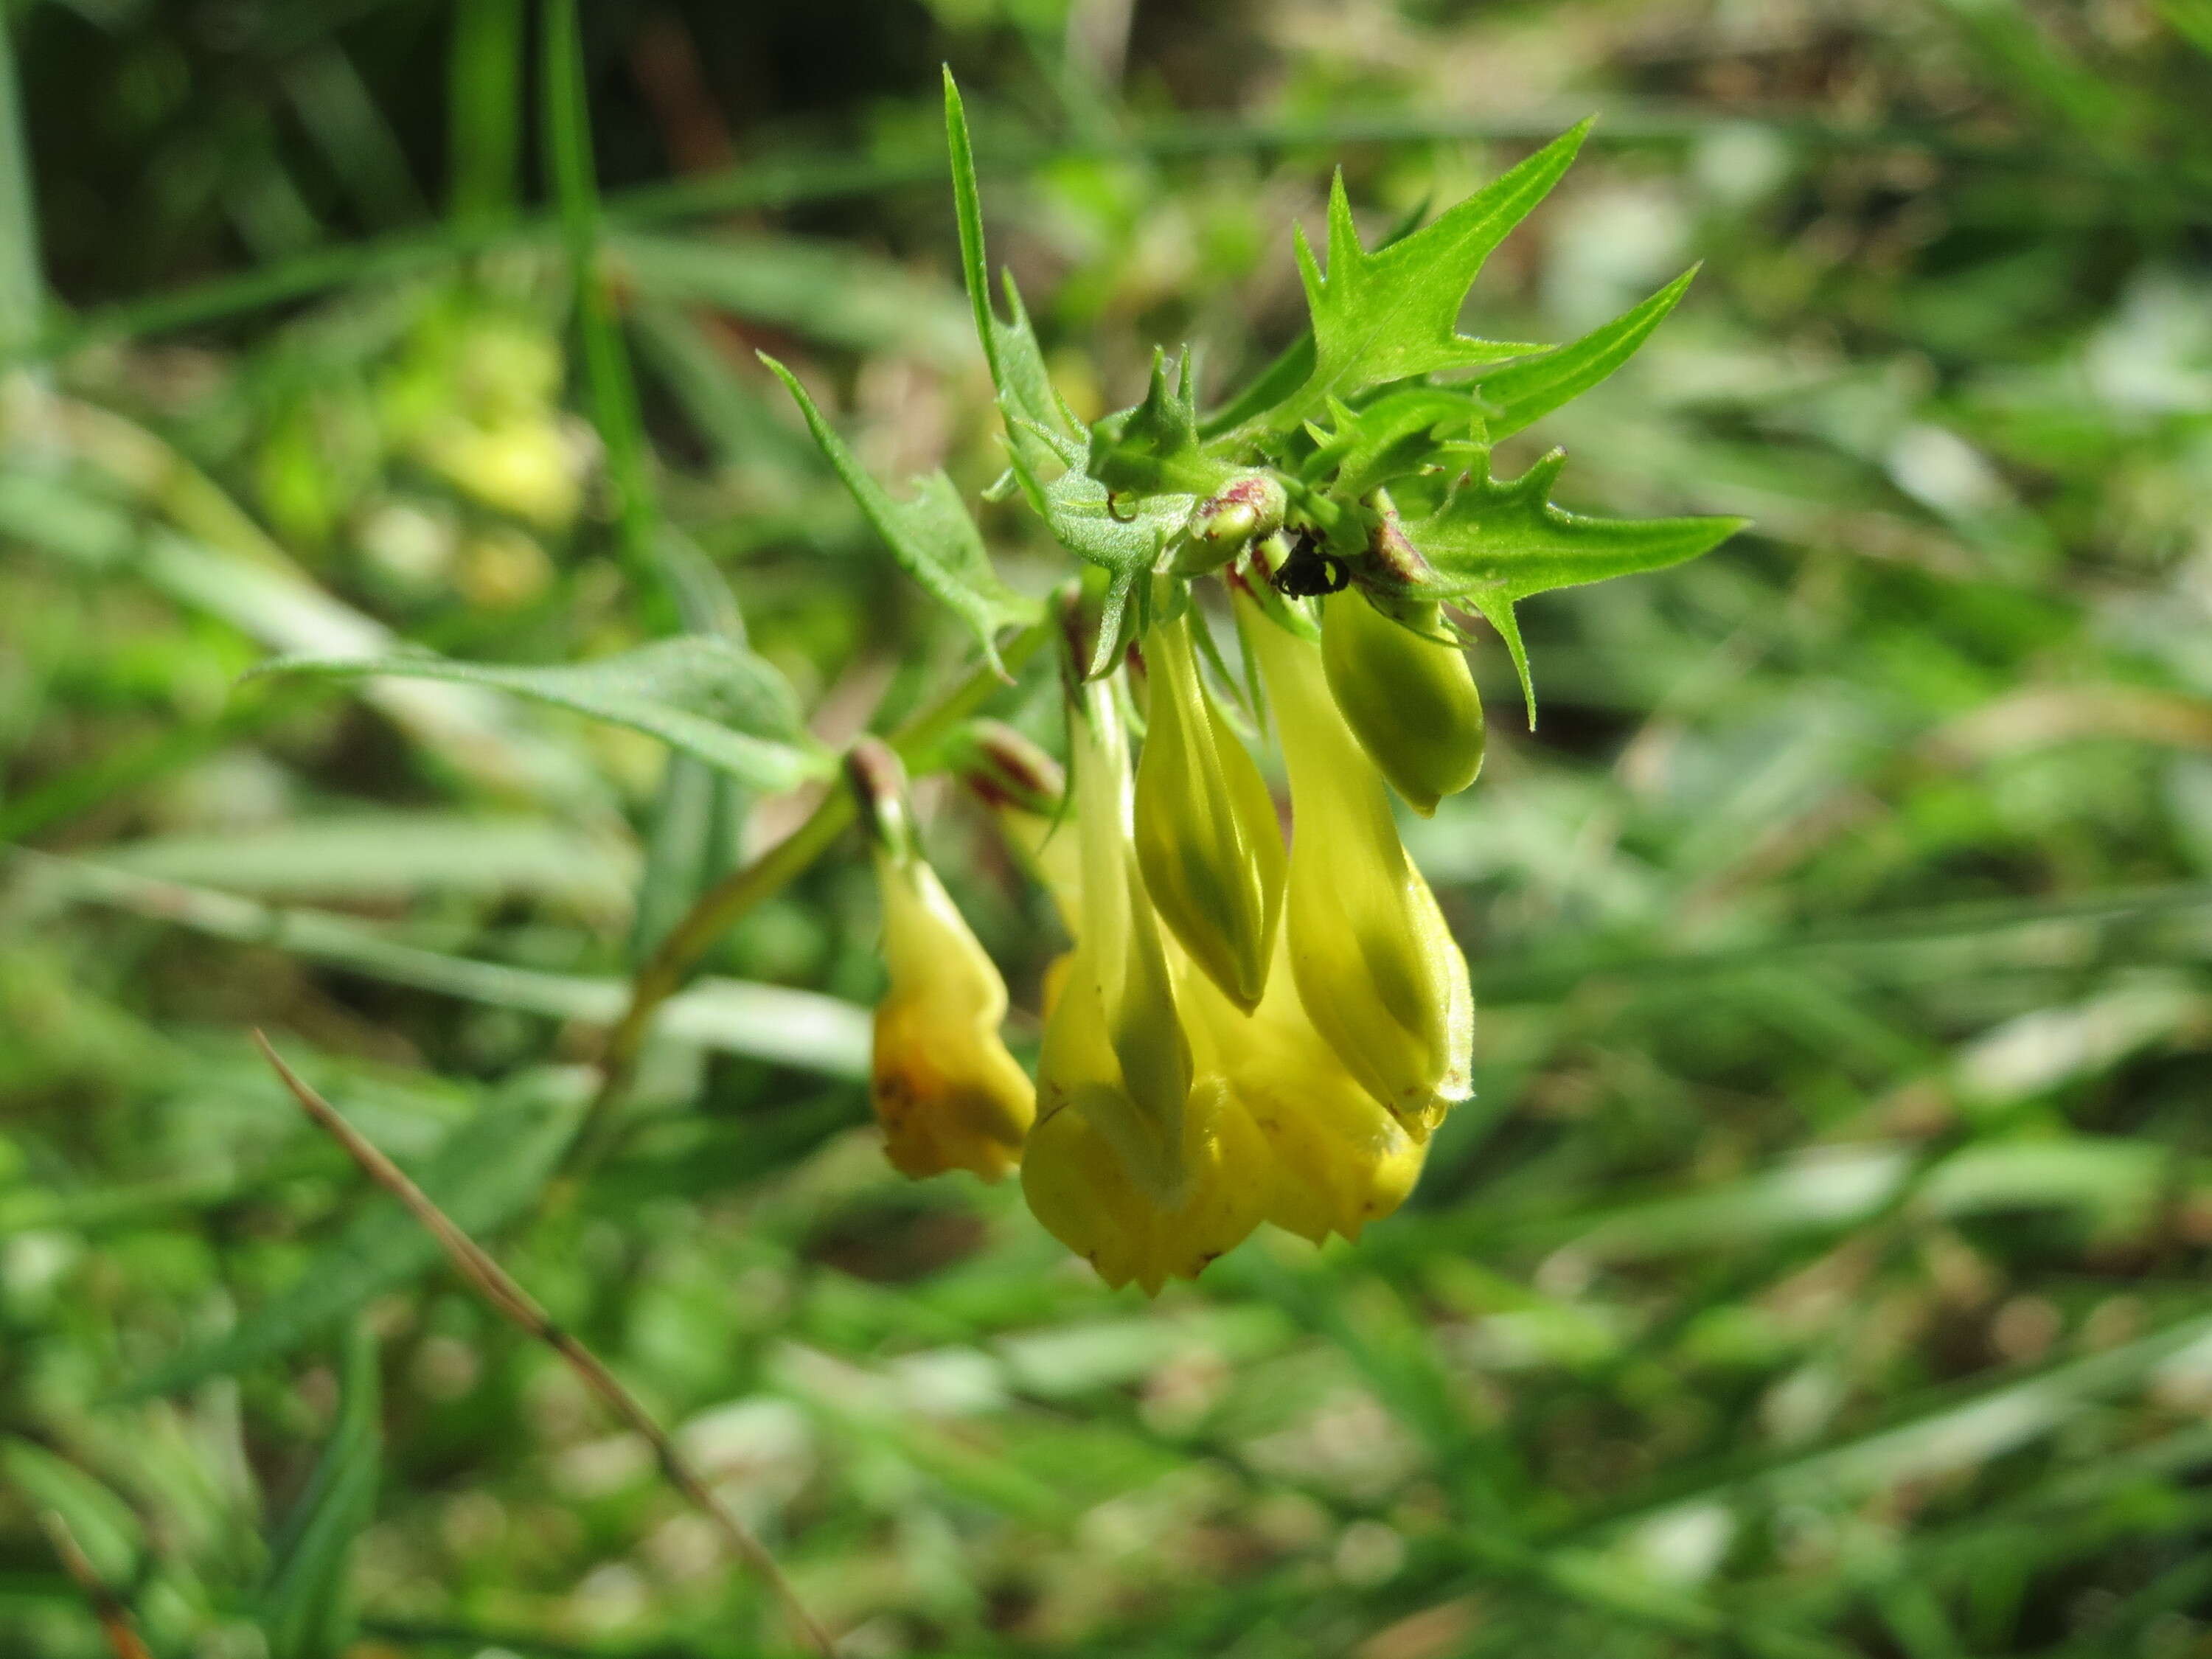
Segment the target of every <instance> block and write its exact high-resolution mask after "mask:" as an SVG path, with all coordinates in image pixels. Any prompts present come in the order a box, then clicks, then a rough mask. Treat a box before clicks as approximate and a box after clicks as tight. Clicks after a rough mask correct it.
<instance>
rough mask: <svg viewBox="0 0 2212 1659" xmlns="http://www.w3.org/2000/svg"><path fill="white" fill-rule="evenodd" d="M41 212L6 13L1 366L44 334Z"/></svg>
mask: <svg viewBox="0 0 2212 1659" xmlns="http://www.w3.org/2000/svg"><path fill="white" fill-rule="evenodd" d="M44 289H45V284H44V283H42V282H41V281H40V276H39V210H38V203H37V199H36V198H35V197H33V194H32V192H31V158H30V154H29V151H28V149H27V148H26V146H25V144H24V141H23V106H22V96H21V91H20V89H19V88H18V87H17V85H16V77H15V43H14V40H13V35H12V31H11V28H10V25H9V21H8V15H7V13H6V12H5V11H0V364H6V363H8V362H10V361H12V355H13V354H14V353H15V352H18V351H21V350H25V349H28V348H29V346H30V344H31V343H32V342H33V341H34V340H35V339H37V338H38V336H39V313H40V296H41V295H42V294H43V292H44Z"/></svg>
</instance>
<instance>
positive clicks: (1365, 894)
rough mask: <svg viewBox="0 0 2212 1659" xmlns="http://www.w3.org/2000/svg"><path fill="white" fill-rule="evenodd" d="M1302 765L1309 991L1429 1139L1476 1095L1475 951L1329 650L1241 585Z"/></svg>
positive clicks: (1293, 913)
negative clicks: (1405, 819)
mask: <svg viewBox="0 0 2212 1659" xmlns="http://www.w3.org/2000/svg"><path fill="white" fill-rule="evenodd" d="M1237 604H1238V605H1239V606H1240V607H1241V610H1240V617H1241V619H1242V621H1243V623H1244V629H1243V633H1244V639H1245V642H1246V648H1247V649H1248V650H1250V651H1252V652H1254V653H1255V654H1256V656H1257V658H1258V659H1259V664H1260V673H1261V678H1262V680H1263V681H1264V683H1265V684H1266V686H1267V696H1268V699H1269V701H1270V702H1272V704H1273V708H1274V714H1275V723H1276V726H1277V727H1278V728H1279V731H1280V732H1281V734H1282V741H1283V755H1284V758H1285V762H1286V763H1287V764H1288V767H1289V769H1290V775H1291V862H1290V879H1289V883H1288V887H1287V890H1286V893H1285V920H1284V927H1285V930H1286V931H1287V933H1288V936H1289V943H1290V960H1291V972H1292V975H1293V976H1294V977H1295V979H1296V981H1297V989H1298V996H1299V1000H1301V1001H1302V1002H1303V1003H1304V1006H1305V1012H1307V1014H1308V1015H1309V1016H1310V1017H1311V1018H1312V1020H1313V1023H1314V1025H1315V1026H1316V1029H1317V1030H1319V1031H1320V1032H1321V1034H1322V1036H1323V1037H1325V1038H1326V1039H1328V1046H1329V1047H1330V1048H1333V1049H1334V1050H1335V1051H1336V1054H1337V1056H1338V1057H1339V1058H1340V1060H1343V1062H1344V1064H1345V1066H1346V1068H1347V1069H1348V1070H1349V1071H1350V1072H1351V1073H1352V1075H1353V1076H1355V1077H1357V1078H1358V1079H1359V1081H1360V1083H1361V1084H1362V1085H1364V1087H1365V1088H1366V1090H1367V1091H1368V1093H1370V1095H1372V1096H1373V1097H1375V1099H1376V1101H1377V1102H1379V1103H1381V1104H1382V1105H1383V1106H1384V1107H1385V1108H1386V1109H1389V1112H1390V1113H1391V1114H1392V1115H1394V1116H1395V1117H1396V1118H1397V1120H1398V1121H1399V1122H1400V1123H1401V1124H1403V1125H1404V1126H1405V1127H1406V1129H1407V1132H1408V1133H1411V1134H1412V1135H1413V1137H1414V1138H1415V1139H1427V1137H1428V1133H1429V1131H1430V1130H1431V1129H1432V1128H1433V1127H1435V1125H1436V1123H1437V1121H1438V1120H1439V1119H1440V1118H1441V1117H1442V1116H1443V1112H1444V1110H1445V1109H1446V1108H1447V1107H1449V1104H1450V1103H1452V1102H1454V1101H1458V1100H1464V1099H1466V1098H1467V1097H1468V1093H1469V1092H1470V1088H1471V1085H1470V1079H1469V1066H1470V1061H1471V1056H1472V1050H1473V1045H1474V999H1473V997H1472V996H1471V994H1470V993H1469V989H1468V976H1467V959H1466V958H1465V957H1463V956H1462V955H1461V954H1460V950H1459V947H1458V945H1456V944H1455V943H1454V942H1453V940H1452V937H1451V934H1450V933H1449V931H1448V930H1447V929H1446V928H1445V927H1444V921H1443V913H1442V912H1441V911H1439V910H1438V909H1437V902H1436V897H1435V895H1433V894H1432V893H1431V892H1430V890H1429V884H1428V883H1427V882H1425V881H1424V880H1423V879H1422V878H1421V874H1420V872H1419V871H1418V870H1416V869H1415V868H1414V867H1413V860H1410V859H1408V858H1407V856H1406V849H1405V848H1404V847H1403V846H1401V844H1400V842H1399V840H1398V829H1397V825H1396V824H1395V823H1393V822H1392V821H1391V817H1390V799H1389V791H1388V790H1387V789H1386V788H1385V787H1384V786H1383V777H1382V774H1381V773H1380V772H1378V771H1377V770H1376V767H1375V764H1374V763H1373V762H1372V761H1370V759H1369V758H1368V757H1367V754H1366V752H1365V750H1363V749H1361V748H1360V746H1359V743H1358V739H1357V738H1354V737H1353V735H1352V729H1351V728H1350V727H1349V726H1346V724H1345V721H1344V717H1343V715H1342V714H1340V713H1339V712H1338V710H1337V707H1336V702H1335V701H1334V698H1332V697H1331V696H1329V690H1328V679H1327V676H1326V672H1325V671H1324V670H1323V668H1322V661H1321V650H1320V647H1317V646H1316V645H1314V644H1312V643H1311V642H1310V641H1306V640H1303V639H1300V638H1299V637H1297V635H1294V634H1292V633H1291V632H1290V631H1289V630H1288V629H1284V628H1280V627H1278V626H1277V625H1276V624H1275V623H1272V622H1270V621H1268V620H1267V617H1265V615H1263V614H1262V613H1261V611H1260V610H1259V608H1258V606H1257V605H1256V604H1255V603H1254V602H1253V601H1252V600H1251V599H1249V596H1247V595H1244V594H1243V593H1241V592H1240V593H1239V595H1238V597H1237Z"/></svg>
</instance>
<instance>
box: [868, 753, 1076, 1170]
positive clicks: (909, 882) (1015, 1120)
mask: <svg viewBox="0 0 2212 1659" xmlns="http://www.w3.org/2000/svg"><path fill="white" fill-rule="evenodd" d="M870 747H871V748H872V749H875V750H880V745H871V746H870ZM859 754H860V751H857V750H856V758H857V757H858V756H859ZM888 754H889V751H888V750H880V753H879V754H878V755H872V756H871V757H869V759H868V760H867V761H863V762H861V763H860V765H859V766H856V769H855V775H856V779H857V778H859V777H860V772H861V769H862V768H863V767H866V766H868V765H870V764H871V763H872V764H873V765H874V766H875V767H877V768H881V767H882V766H883V764H884V761H886V760H887V759H888ZM890 764H891V765H892V766H893V767H895V765H896V763H890ZM889 810H890V811H893V812H900V813H902V809H900V808H898V807H896V805H894V806H891V807H890V809H889ZM875 811H877V812H878V813H880V812H882V811H884V807H883V804H882V803H880V802H878V803H877V804H876V807H875ZM874 827H875V828H877V829H878V834H877V836H876V841H875V847H874V860H875V869H876V887H877V890H878V892H879V893H880V894H881V895H882V898H883V908H884V963H885V965H886V967H887V968H888V969H889V970H890V989H889V990H887V991H886V992H885V993H884V997H883V1000H881V1001H880V1002H878V1004H877V1005H876V1016H875V1041H874V1048H873V1054H872V1059H871V1062H870V1066H869V1089H868V1095H869V1099H870V1102H871V1103H872V1104H873V1106H874V1108H875V1112H876V1117H877V1120H878V1122H880V1123H881V1124H882V1125H883V1130H884V1152H885V1154H886V1155H887V1156H888V1157H889V1158H890V1161H891V1164H892V1165H893V1166H894V1167H895V1168H896V1169H897V1170H899V1172H900V1173H901V1174H902V1175H908V1176H914V1177H915V1178H916V1179H921V1178H922V1177H925V1176H933V1175H942V1174H943V1173H944V1172H945V1171H946V1170H972V1171H973V1172H974V1173H975V1174H976V1175H978V1176H981V1177H982V1178H983V1179H984V1180H985V1181H991V1182H995V1181H997V1180H999V1179H1000V1178H1001V1177H1002V1176H1005V1175H1006V1171H1007V1170H1011V1169H1012V1168H1013V1167H1014V1166H1015V1165H1016V1164H1019V1163H1020V1161H1021V1156H1022V1142H1023V1139H1024V1137H1025V1136H1026V1135H1027V1134H1028V1133H1029V1127H1030V1123H1031V1121H1033V1120H1034V1119H1035V1118H1036V1091H1034V1090H1033V1089H1032V1088H1031V1087H1030V1079H1029V1075H1028V1073H1025V1072H1024V1071H1023V1070H1022V1068H1021V1066H1019V1065H1018V1063H1017V1062H1016V1061H1015V1060H1014V1057H1013V1056H1012V1054H1009V1053H1007V1052H1006V1043H1005V1042H1003V1041H1001V1039H1000V1036H999V1025H1000V1021H1001V1020H1003V1019H1004V1018H1006V981H1005V980H1004V979H1002V978H1000V975H999V970H998V968H997V967H996V966H995V965H994V963H992V961H991V958H990V957H989V956H988V955H987V954H986V953H985V951H984V950H983V947H982V945H981V944H979V943H978V942H977V941H976V939H975V934H974V933H972V932H970V931H969V927H968V924H967V922H966V921H964V920H963V918H962V917H961V915H960V912H959V910H958V908H957V907H956V906H955V905H954V904H953V902H952V899H951V895H950V894H948V893H947V892H946V891H945V884H944V883H943V882H941V881H939V879H938V878H937V872H935V871H934V870H933V869H931V868H930V866H929V865H928V864H927V862H926V861H925V860H923V859H922V858H921V855H920V854H918V853H916V852H915V850H914V847H913V843H912V839H911V836H910V835H909V834H908V833H907V832H906V829H905V827H904V823H903V818H902V816H901V817H899V818H898V819H897V820H896V822H894V823H891V824H890V825H888V826H887V825H885V824H884V822H883V819H882V817H876V818H875V819H874Z"/></svg>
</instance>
